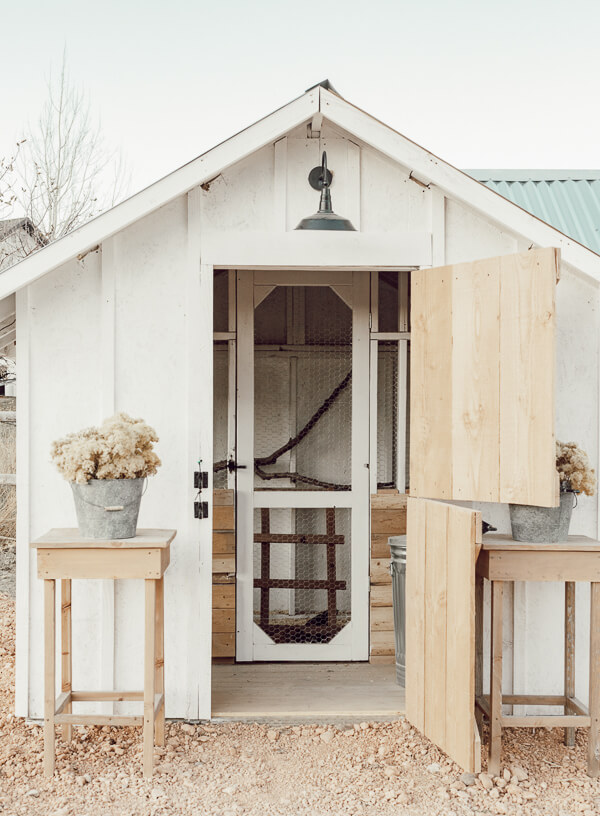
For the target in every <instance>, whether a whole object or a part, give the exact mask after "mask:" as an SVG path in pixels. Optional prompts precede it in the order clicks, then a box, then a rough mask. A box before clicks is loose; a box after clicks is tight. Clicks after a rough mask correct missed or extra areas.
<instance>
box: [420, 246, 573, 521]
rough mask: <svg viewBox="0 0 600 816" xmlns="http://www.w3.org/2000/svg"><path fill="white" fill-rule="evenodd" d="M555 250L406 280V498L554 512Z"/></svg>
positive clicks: (443, 269) (475, 263)
mask: <svg viewBox="0 0 600 816" xmlns="http://www.w3.org/2000/svg"><path fill="white" fill-rule="evenodd" d="M558 264H559V255H558V250H556V249H553V248H549V249H538V250H533V251H530V252H524V253H521V254H518V255H505V256H501V257H497V258H489V259H486V260H480V261H472V262H470V263H462V264H454V265H452V266H444V267H438V268H435V269H421V270H418V271H416V272H413V273H412V290H411V302H412V307H411V308H412V311H411V332H412V333H411V412H410V413H411V423H410V425H411V427H410V444H411V451H410V467H411V476H410V485H411V494H412V495H413V496H421V497H423V498H430V499H455V500H461V501H487V502H513V503H517V504H537V505H543V506H546V507H552V506H556V505H557V504H558V480H557V476H556V471H555V448H554V379H555V350H554V346H555V288H556V281H557V276H558Z"/></svg>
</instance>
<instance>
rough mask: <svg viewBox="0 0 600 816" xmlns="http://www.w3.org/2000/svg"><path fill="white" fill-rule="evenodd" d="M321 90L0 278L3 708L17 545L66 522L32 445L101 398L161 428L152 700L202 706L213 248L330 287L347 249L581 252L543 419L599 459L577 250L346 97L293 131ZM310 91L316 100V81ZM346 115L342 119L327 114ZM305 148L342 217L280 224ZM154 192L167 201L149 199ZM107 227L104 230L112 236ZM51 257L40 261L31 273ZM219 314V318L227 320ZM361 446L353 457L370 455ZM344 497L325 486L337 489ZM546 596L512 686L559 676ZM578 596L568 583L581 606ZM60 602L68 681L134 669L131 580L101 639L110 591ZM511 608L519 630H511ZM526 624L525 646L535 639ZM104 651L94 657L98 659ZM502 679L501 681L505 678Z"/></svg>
mask: <svg viewBox="0 0 600 816" xmlns="http://www.w3.org/2000/svg"><path fill="white" fill-rule="evenodd" d="M319 95H320V94H319V92H316V93H313V94H312V96H310V97H306V98H305V97H302V99H303V100H304V101H303V102H301V103H300V102H299V103H298V105H297V106H296V107H295V108H294V110H293V111H290V110H287V112H286V113H285V114H281V115H280V116H278V117H277V118H276V120H270V121H269V122H267V120H265V123H263V124H262V125H261V129H260V130H259V131H252V132H251V133H249V132H246V134H240V136H239V137H236V139H237V140H238V141H237V142H236V143H235V144H232V143H230V142H227V143H225V146H222V147H221V148H219V149H216V150H217V153H213V152H211V153H210V154H206V157H205V158H204V159H203V160H202V161H201V162H200V163H199V164H195V163H192V164H193V165H194V167H193V170H187V171H185V172H183V171H182V172H180V173H179V175H178V176H177V178H176V179H172V178H171V177H169V179H171V180H170V181H167V180H165V183H164V184H163V183H162V182H161V183H160V185H162V186H160V188H157V187H156V186H155V187H153V188H149V190H148V191H145V192H144V193H143V194H140V195H141V196H142V198H139V197H135V199H132V200H131V202H133V203H131V202H129V203H128V202H125V204H124V205H120V207H119V208H116V210H113V211H110V212H109V213H106V214H105V216H101V218H100V219H97V220H96V221H94V222H90V224H89V225H86V226H85V227H82V228H81V230H79V231H77V232H76V233H73V234H72V235H71V236H69V237H68V238H66V239H64V240H63V241H60V242H57V244H56V245H54V246H53V247H49V248H48V249H47V250H44V253H38V254H37V255H36V256H33V257H32V258H31V259H29V260H27V261H26V262H24V263H23V264H21V265H20V266H19V268H18V269H19V276H17V274H16V273H15V272H14V271H13V270H11V271H10V272H7V273H4V274H3V275H2V276H1V279H0V297H2V295H3V293H5V292H8V291H12V290H13V289H16V288H18V287H19V286H21V285H23V286H25V288H22V289H21V290H20V291H19V293H18V296H17V304H16V309H17V330H18V349H19V351H18V354H19V361H18V362H19V384H18V385H19V399H18V402H17V405H18V407H17V411H18V426H19V433H18V443H17V444H18V462H19V465H18V476H17V480H18V488H17V489H18V491H19V520H18V545H17V546H18V573H17V584H18V588H17V592H18V600H17V650H18V651H17V681H16V682H17V701H16V706H17V711H18V713H20V714H29V715H30V716H33V717H36V716H40V715H41V711H42V698H41V662H40V661H41V654H42V649H41V595H40V593H41V587H40V585H39V582H38V580H37V578H36V577H35V570H34V565H33V562H32V558H31V556H30V553H29V549H28V544H29V541H30V539H31V537H34V536H37V535H39V534H41V533H42V532H44V530H45V529H47V528H48V527H50V526H66V525H73V524H74V523H75V515H74V510H73V507H72V499H71V496H70V491H69V488H68V485H66V484H65V483H64V482H63V481H62V480H61V479H60V477H59V476H58V475H57V474H56V472H55V471H54V469H53V466H52V465H51V463H50V460H49V454H48V450H49V445H50V443H51V441H52V440H53V439H54V438H56V437H58V436H61V435H63V434H65V433H67V432H69V431H72V430H73V429H76V428H79V427H84V426H86V425H89V424H92V423H96V422H98V421H100V420H101V419H102V417H103V416H105V415H106V414H107V413H110V412H111V411H112V410H113V409H115V410H125V411H128V412H131V413H132V414H134V415H137V416H144V417H145V418H146V419H147V420H148V421H149V422H150V423H151V424H153V425H154V426H155V427H156V428H157V429H158V431H159V435H160V437H161V441H160V444H159V454H160V455H161V457H162V459H163V463H164V464H163V468H162V469H161V470H160V471H159V474H158V475H157V476H156V477H154V478H153V479H151V480H150V485H149V488H148V493H147V495H146V497H145V498H144V501H143V504H142V513H141V516H140V523H141V524H143V525H147V526H154V525H156V526H173V527H176V528H177V529H178V531H179V532H178V536H177V539H176V540H175V542H174V545H173V551H172V562H171V566H170V567H169V570H168V573H167V581H166V599H167V621H166V646H167V653H166V671H167V680H166V682H167V715H168V716H170V717H198V716H200V717H206V716H208V715H209V714H210V592H211V531H210V520H207V521H196V520H195V519H193V516H192V501H193V498H194V491H193V486H192V472H193V470H194V468H195V466H196V463H197V460H198V459H199V458H202V459H203V467H204V469H207V470H208V471H209V473H211V471H212V468H211V457H212V417H213V413H212V393H213V380H212V376H213V375H212V365H213V364H212V359H213V352H212V329H213V326H212V315H211V309H212V267H213V265H218V266H221V267H228V266H231V267H233V268H234V269H235V268H244V267H245V268H253V269H255V268H257V267H263V269H264V272H262V273H261V274H262V275H263V277H262V278H260V280H261V281H262V282H263V285H265V286H268V285H272V284H273V282H274V281H277V282H282V281H284V280H285V278H286V272H282V268H283V267H285V269H286V270H292V269H298V268H304V269H307V267H310V269H307V272H306V279H307V280H309V279H311V277H315V276H317V277H318V276H320V275H321V276H322V275H324V274H330V275H331V276H332V279H335V284H334V285H336V286H346V285H347V284H346V281H347V280H348V278H349V274H350V270H353V269H356V268H357V267H362V269H363V270H367V269H377V268H395V269H403V268H404V269H407V268H411V267H413V266H429V265H432V264H433V263H443V262H446V263H453V262H459V261H467V260H471V259H474V258H481V257H490V256H493V255H497V254H504V253H509V252H514V251H517V250H521V249H526V248H527V246H529V244H531V243H547V244H555V245H561V246H562V248H563V254H564V256H565V257H566V256H568V258H570V260H571V261H572V262H575V261H577V262H578V263H579V264H580V268H578V269H573V268H572V266H570V265H569V264H568V263H565V264H563V275H562V280H561V282H560V284H559V286H558V290H557V311H558V349H557V365H558V372H557V435H558V437H559V438H575V439H576V440H577V441H578V442H579V443H580V444H581V445H582V446H583V447H584V448H585V449H586V450H587V451H588V452H589V453H590V455H591V459H592V464H593V466H595V467H597V466H598V444H599V439H598V427H599V417H598V393H599V389H600V383H599V377H598V369H599V355H598V338H599V337H600V331H599V329H600V326H599V325H598V323H599V319H600V318H599V317H598V315H599V314H600V310H599V308H598V305H599V304H598V288H597V286H596V283H595V281H594V278H595V277H596V275H597V272H598V269H597V261H596V259H595V256H593V253H590V252H589V251H587V250H583V249H578V248H577V247H575V248H573V247H574V244H573V242H570V241H567V239H564V240H563V238H560V240H559V238H558V237H557V236H559V234H558V233H556V231H554V230H552V229H551V228H550V227H545V226H543V227H538V224H539V222H537V220H536V219H533V217H532V216H527V215H526V214H522V213H521V211H518V208H517V213H518V215H515V214H514V209H513V205H510V204H508V203H498V202H497V200H496V199H497V198H498V197H497V196H495V194H494V193H493V192H491V191H489V190H487V191H486V192H483V189H484V188H482V190H480V189H479V187H480V185H477V183H476V182H474V181H473V180H468V182H467V181H466V180H464V181H463V179H462V174H460V173H459V172H458V171H455V170H454V169H453V168H449V169H448V168H447V166H443V167H442V165H443V163H439V160H435V157H431V155H430V154H427V156H426V157H425V158H424V157H423V156H422V155H421V154H420V153H419V150H421V149H420V148H418V147H417V146H415V145H413V144H412V143H409V142H408V140H403V137H399V136H398V134H393V132H392V131H390V133H387V131H386V132H385V133H384V132H383V131H381V130H380V128H384V126H383V125H379V124H373V121H374V120H370V119H369V117H366V119H365V118H361V117H364V114H361V115H360V116H358V115H356V116H355V114H354V113H352V115H350V112H351V111H350V109H351V106H348V105H347V103H343V105H341V106H340V105H337V106H336V107H335V116H334V114H333V112H331V111H330V112H331V117H332V118H334V119H335V123H336V124H335V126H334V127H333V126H332V125H331V122H329V123H328V122H327V112H326V118H325V120H324V121H323V122H322V124H321V131H320V134H321V136H320V138H308V137H307V133H306V124H304V125H303V126H302V127H298V124H299V122H301V121H306V122H308V121H310V119H311V118H312V116H313V115H314V113H315V111H316V109H317V107H318V99H319ZM321 98H322V99H328V100H329V96H328V95H327V94H326V92H323V93H322V94H321ZM336 104H337V103H336ZM284 110H285V109H284ZM352 110H353V109H352ZM342 114H343V115H342ZM357 117H358V118H357ZM367 120H368V121H367ZM352 127H355V128H356V131H357V135H352V134H350V133H349V132H348V131H347V130H344V128H350V129H352ZM387 130H389V129H387ZM370 143H372V144H373V145H374V144H376V143H377V144H380V146H381V148H382V150H381V151H380V152H378V151H377V150H376V149H374V147H372V146H370ZM322 149H327V150H328V155H329V160H330V166H331V168H332V169H333V170H334V183H333V185H332V196H333V203H334V208H335V210H336V211H337V212H339V213H340V214H342V215H346V216H348V217H350V218H351V219H352V220H353V221H354V223H355V226H360V228H361V231H359V232H357V233H354V234H350V235H331V234H330V235H327V234H323V233H321V234H314V233H312V234H311V233H304V234H301V233H295V232H294V231H293V228H294V227H295V225H296V224H297V222H298V221H299V220H300V218H302V217H303V216H305V215H308V214H310V213H311V212H314V211H315V210H316V208H317V205H318V194H317V193H316V192H315V191H314V190H312V189H311V188H310V187H309V186H308V183H307V180H306V178H307V174H308V171H309V170H310V169H311V168H312V167H313V166H314V165H315V164H317V163H318V161H319V159H320V151H321V150H322ZM219 151H220V152H219ZM419 162H420V164H419ZM436 162H437V163H436ZM211 168H212V169H211ZM419 168H420V170H421V174H420V175H419V173H417V170H418V169H419ZM425 168H428V169H429V173H430V176H431V177H429V176H426V175H425V173H424V170H425ZM209 170H210V172H212V173H214V174H215V175H216V174H217V173H219V177H218V178H217V179H216V180H215V181H213V182H212V183H211V184H209V185H207V187H208V189H202V188H201V187H199V186H194V183H192V185H191V187H192V188H193V189H191V188H190V187H188V186H187V185H188V184H190V181H191V180H192V181H195V184H196V185H197V184H198V182H200V181H204V180H206V179H208V178H210V177H211V176H210V175H207V174H208V171H209ZM412 170H414V171H415V172H414V173H413V177H412V178H411V177H410V175H411V171H412ZM415 175H417V178H418V180H419V181H425V182H435V181H436V182H437V183H436V184H432V185H431V186H430V187H429V188H428V189H427V188H425V187H423V185H422V184H419V183H418V182H417V181H415V178H414V177H415ZM434 177H435V178H434ZM457 179H458V181H457ZM465 179H466V177H465ZM185 190H191V191H190V192H188V193H185ZM159 193H160V195H159ZM162 197H166V198H167V199H169V200H170V203H168V204H167V205H165V206H162V207H160V208H158V206H159V204H160V203H161V202H162V200H163V198H162ZM282 202H284V203H285V207H284V212H283V213H282V212H281V211H280V209H279V206H280V205H281V203H282ZM101 219H102V220H101ZM532 225H534V226H535V228H533V226H532ZM286 230H287V231H286ZM528 230H530V232H528ZM100 234H101V235H102V237H103V238H104V239H105V240H104V243H103V246H102V252H101V253H100V252H91V253H89V254H87V255H86V256H85V258H84V259H83V260H82V261H80V262H78V261H76V260H69V258H70V257H71V256H72V255H73V254H74V253H75V252H78V251H81V250H82V249H89V248H90V246H93V243H92V242H93V241H97V240H98V235H100ZM109 235H113V236H114V237H113V238H112V239H111V240H110V241H109V240H108V237H107V236H109ZM48 270H53V271H51V272H49V274H46V275H45V276H44V277H39V276H41V275H44V273H45V272H47V271H48ZM361 274H363V273H361ZM364 274H366V273H364ZM7 276H9V277H7ZM38 277H39V280H37V278H38ZM27 281H30V283H29V285H26V284H27ZM268 281H271V284H269V283H268ZM228 328H229V330H230V332H231V331H233V330H234V328H235V326H232V325H229V326H228ZM375 328H376V327H375ZM229 342H230V343H233V342H234V341H233V340H229ZM365 342H368V338H366V340H365ZM365 381H366V382H368V378H367V379H366V380H365ZM364 421H369V418H368V417H366V418H364ZM238 453H239V452H238ZM366 458H367V459H368V451H367V452H366ZM364 464H366V462H365V463H363V465H364ZM375 464H376V463H374V462H370V466H371V468H374V467H375ZM364 470H365V474H366V475H365V478H366V479H368V471H367V469H366V468H364ZM211 478H212V474H211ZM367 493H368V488H367ZM209 497H210V491H209V494H208V498H209ZM287 500H288V503H289V498H288V499H287ZM274 501H275V502H277V501H281V506H282V507H285V506H286V504H285V501H286V495H285V494H284V493H281V494H280V495H279V496H277V494H273V495H271V496H269V503H270V505H271V506H274V505H273V502H274ZM343 502H344V498H343V496H342V495H341V494H340V496H339V500H338V503H339V504H340V506H341V505H342V504H343ZM597 507H598V503H597V499H587V498H585V497H583V498H582V499H581V507H580V509H578V510H577V511H575V515H574V521H573V531H574V532H583V533H587V534H591V535H595V534H596V532H597V530H598V512H597ZM240 509H241V512H243V508H240ZM484 516H485V518H486V519H489V520H490V521H492V522H493V523H495V524H496V525H497V526H498V527H499V528H500V529H502V530H505V531H506V530H508V512H507V508H506V507H504V506H491V505H487V506H485V508H484ZM359 566H360V565H358V566H357V568H358V567H359ZM365 569H366V565H365ZM557 593H558V594H557ZM560 594H561V593H560V591H559V590H558V589H557V588H553V587H549V586H547V587H537V586H534V585H527V586H524V585H519V586H518V587H517V589H516V593H515V643H514V677H515V687H517V686H519V685H521V684H523V685H525V684H527V685H528V690H531V691H536V690H538V689H539V690H540V691H541V690H544V691H550V692H552V688H550V689H548V688H547V687H546V686H544V687H543V688H542V683H543V682H544V681H546V682H549V683H550V684H551V685H552V687H553V688H554V687H555V686H557V685H559V684H560V677H559V676H558V674H556V671H557V670H556V666H557V665H559V663H560V659H561V655H562V646H561V641H560V638H559V637H555V638H554V639H553V638H552V637H550V635H549V634H548V632H547V630H546V628H544V629H542V624H543V623H544V621H547V620H550V619H551V614H552V613H551V608H552V609H557V610H559V611H558V612H557V613H556V614H557V615H559V614H561V611H560V610H562V602H561V601H560V597H559V596H560ZM584 595H585V591H581V592H579V593H578V603H579V604H580V606H581V604H582V603H584ZM103 598H104V601H103V600H102V599H103ZM580 599H581V600H580ZM578 611H579V610H578ZM584 611H585V610H584V607H583V606H581V612H582V614H581V615H580V624H578V636H579V635H580V634H581V637H580V640H579V646H578V657H577V660H578V670H579V676H580V678H583V682H584V683H585V661H586V660H587V654H586V648H585V646H586V644H585V632H584V627H583V623H582V618H583V612H584ZM73 614H74V635H75V639H76V643H77V646H76V649H75V666H74V683H75V684H78V685H80V686H81V685H86V686H89V687H90V688H93V687H94V686H96V685H99V684H100V682H106V681H108V680H109V679H110V675H111V673H112V674H113V675H114V680H115V683H116V684H117V685H118V686H120V687H123V686H125V685H127V686H131V685H134V686H137V685H139V684H140V683H141V658H142V652H141V641H140V636H141V631H142V628H141V627H142V596H141V591H140V587H139V586H138V585H137V584H136V583H135V582H117V583H116V588H115V597H114V632H115V637H114V644H113V643H112V638H111V637H110V634H109V630H110V624H111V618H110V615H111V597H110V592H109V591H106V590H105V592H104V594H103V592H102V590H101V589H100V587H99V586H98V585H96V584H90V585H84V584H80V585H79V586H77V585H76V587H75V591H74V604H73ZM510 620H511V613H510V612H507V621H508V622H510ZM538 620H539V624H538V623H536V621H538ZM525 621H526V622H527V627H528V628H527V630H526V633H525V637H522V634H523V632H524V631H525V629H526V627H525V626H524V625H523V624H524V622H525ZM363 624H364V625H365V626H366V620H365V621H363ZM530 624H531V627H533V628H529V626H530ZM536 627H538V628H536ZM580 630H581V631H580ZM507 631H509V630H507ZM536 636H539V638H540V640H539V642H540V644H541V645H540V647H539V648H540V653H539V654H537V653H536V651H535V649H536V648H538V647H537V646H536V645H535V644H533V639H534V638H535V637H536ZM542 649H543V655H542V653H541V651H542ZM111 653H112V654H114V667H113V668H112V669H111V667H110V655H111ZM103 656H104V658H106V657H107V656H108V658H109V660H108V666H107V668H106V669H105V670H104V671H105V676H104V677H103V676H102V672H101V661H102V660H103ZM538 657H539V660H538V659H537V658H538ZM542 657H543V658H544V659H543V661H542ZM510 664H511V661H510V659H509V660H508V661H507V664H506V665H507V666H509V668H510ZM553 667H554V668H553ZM553 671H554V672H555V675H553V674H552V673H551V672H553ZM507 683H510V684H512V677H507ZM517 690H520V689H517ZM577 693H578V695H579V696H580V697H582V698H585V690H584V689H582V688H579V687H578V691H577Z"/></svg>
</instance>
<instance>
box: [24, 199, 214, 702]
mask: <svg viewBox="0 0 600 816" xmlns="http://www.w3.org/2000/svg"><path fill="white" fill-rule="evenodd" d="M199 197H200V193H199V191H193V192H192V193H190V194H189V196H187V197H184V198H183V199H178V200H176V201H174V202H172V203H170V204H169V205H167V206H165V207H162V208H161V209H159V210H158V211H156V212H155V213H153V214H152V215H150V216H148V217H146V218H145V219H143V220H141V221H139V222H137V223H136V224H134V225H132V226H130V227H129V228H128V229H125V230H123V231H122V232H120V233H119V234H117V235H116V236H113V237H112V238H110V239H108V240H107V241H105V242H104V244H103V246H102V247H101V248H100V249H99V250H97V251H93V252H90V253H88V254H87V255H86V256H85V257H84V258H83V259H82V260H80V261H77V260H75V261H72V262H70V263H68V264H65V265H64V266H62V267H60V268H59V269H57V270H55V271H53V272H51V273H49V274H48V275H46V276H45V277H43V278H41V279H40V280H38V281H37V282H36V283H34V284H32V285H30V286H29V287H27V288H26V289H23V290H21V291H19V292H18V294H17V309H18V338H17V345H18V356H19V363H18V364H19V374H20V377H19V403H20V405H19V414H18V419H17V421H18V432H19V433H18V436H19V441H18V447H19V451H18V452H19V465H18V471H19V473H18V479H19V484H18V490H19V502H20V508H19V529H18V574H17V584H18V588H17V593H18V597H17V607H18V608H17V627H18V636H17V642H18V667H17V701H16V710H17V713H18V714H20V715H27V716H30V717H34V718H37V717H40V716H41V715H42V711H43V694H42V677H43V664H42V661H43V640H42V607H41V599H42V586H41V582H40V581H39V580H38V578H37V576H36V569H35V555H34V554H33V553H30V552H29V551H28V544H29V541H30V540H32V539H34V538H36V537H37V536H39V535H41V534H42V533H43V532H44V531H45V530H47V529H48V528H51V527H65V526H76V518H75V512H74V506H73V500H72V496H71V491H70V487H69V485H68V483H67V482H66V481H64V479H62V477H61V476H60V474H58V472H57V471H56V469H55V468H54V465H53V464H52V462H51V460H50V444H51V442H52V440H53V439H56V438H58V437H61V436H64V435H65V434H67V433H69V432H71V431H74V430H78V429H80V428H83V427H87V426H89V425H91V424H95V423H98V422H100V421H101V420H102V419H103V418H104V417H106V416H109V415H111V414H112V413H114V412H115V411H125V412H127V413H129V414H131V415H132V416H141V417H143V418H144V419H145V420H146V421H148V422H149V423H150V424H151V425H152V426H153V427H155V428H156V429H157V431H158V435H159V437H160V441H159V443H158V445H157V452H158V454H159V456H160V458H161V460H162V467H161V468H160V469H159V471H158V474H157V475H156V476H154V477H151V478H150V479H149V480H148V487H147V492H146V495H145V496H144V498H143V501H142V506H141V512H140V519H139V525H140V526H141V527H163V528H176V529H177V531H178V533H177V537H176V539H175V541H174V542H173V544H172V547H171V564H170V566H169V569H168V572H167V577H166V606H167V609H166V634H165V641H166V642H165V649H166V659H165V663H166V685H167V688H168V689H169V691H168V693H167V715H168V716H170V717H187V718H195V717H198V715H199V710H200V709H199V706H201V705H203V706H204V713H205V712H206V708H207V706H208V709H209V708H210V698H209V699H208V701H207V700H206V699H205V697H206V694H205V691H206V689H208V693H210V684H206V683H201V682H200V678H201V676H206V675H207V670H204V671H203V670H202V662H203V661H204V662H205V663H206V665H207V666H209V665H210V585H211V579H210V569H211V551H212V528H211V524H210V521H209V520H206V521H203V522H199V521H197V520H195V519H194V518H193V511H192V502H193V499H194V493H195V491H194V490H193V482H192V473H193V470H194V468H195V467H197V460H198V459H199V458H200V457H204V458H205V459H206V460H207V462H209V463H210V461H211V457H212V318H211V304H212V272H211V274H210V276H208V275H205V277H208V281H207V282H206V284H205V285H204V283H205V282H204V281H201V266H200V250H199V245H198V244H197V240H196V239H197V238H198V237H199V230H198V226H199V216H200V208H199ZM188 223H189V224H190V229H189V230H188ZM192 227H194V230H193V231H192ZM190 349H193V352H192V353H190V352H189V350H190ZM206 352H208V353H206ZM204 389H208V396H207V391H206V390H204ZM192 415H193V417H194V421H192V420H191V416H192ZM202 434H204V437H205V438H204V439H201V436H202ZM206 440H208V441H206ZM210 496H211V491H210V490H209V491H207V495H206V499H207V500H209V502H211V499H210ZM203 626H204V628H206V632H204V631H203ZM142 633H143V586H142V582H141V581H115V582H112V581H94V582H84V581H76V582H74V584H73V643H74V649H73V685H74V687H79V688H82V687H83V688H88V687H89V688H91V689H97V688H110V687H116V688H126V687H127V688H132V687H133V688H141V687H142V685H143V667H142V663H143V639H142Z"/></svg>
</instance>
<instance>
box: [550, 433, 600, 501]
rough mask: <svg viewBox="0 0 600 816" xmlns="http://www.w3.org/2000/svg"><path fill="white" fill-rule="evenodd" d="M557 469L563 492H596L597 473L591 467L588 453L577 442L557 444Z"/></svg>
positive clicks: (588, 494)
mask: <svg viewBox="0 0 600 816" xmlns="http://www.w3.org/2000/svg"><path fill="white" fill-rule="evenodd" d="M556 469H557V470H558V475H559V476H560V489H561V491H563V492H565V491H572V492H573V493H585V494H586V496H593V495H594V493H595V492H596V473H595V471H594V470H593V469H592V468H591V467H590V462H589V459H588V457H587V453H586V452H585V451H583V450H582V449H581V448H580V447H578V445H577V444H576V443H575V442H558V441H557V442H556Z"/></svg>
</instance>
